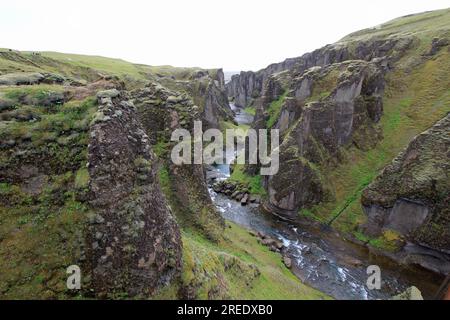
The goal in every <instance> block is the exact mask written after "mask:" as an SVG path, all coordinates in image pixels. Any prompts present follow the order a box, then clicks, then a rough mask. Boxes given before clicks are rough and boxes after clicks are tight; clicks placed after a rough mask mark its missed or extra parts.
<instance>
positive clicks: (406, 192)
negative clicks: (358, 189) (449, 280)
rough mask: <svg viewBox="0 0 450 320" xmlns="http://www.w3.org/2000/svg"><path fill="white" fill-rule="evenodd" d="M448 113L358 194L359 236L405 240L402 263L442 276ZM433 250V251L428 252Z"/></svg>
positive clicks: (448, 229) (447, 230) (446, 268)
mask: <svg viewBox="0 0 450 320" xmlns="http://www.w3.org/2000/svg"><path fill="white" fill-rule="evenodd" d="M449 152H450V114H447V116H446V117H445V118H444V119H442V120H440V121H438V122H437V123H436V124H435V125H434V126H433V127H431V128H430V129H429V130H427V131H425V132H423V133H421V134H419V135H418V136H416V137H415V138H414V139H413V141H411V143H410V144H409V145H408V147H407V148H406V149H405V150H404V151H402V152H401V153H400V154H399V155H398V156H397V157H396V158H395V159H394V160H393V161H392V163H391V164H389V165H388V166H386V168H384V170H383V171H382V172H381V174H380V175H379V176H378V177H376V179H375V180H374V181H373V182H372V183H371V184H370V185H369V186H368V187H367V188H366V189H364V191H363V194H362V204H363V208H364V211H365V212H366V214H367V216H368V221H367V223H366V224H365V226H364V231H365V232H366V233H367V234H369V235H371V236H375V237H377V236H380V235H381V234H382V233H383V232H386V230H393V231H395V232H396V233H398V235H399V239H398V240H399V241H406V242H407V245H406V247H405V256H406V257H405V258H404V259H407V260H408V261H411V262H415V263H418V264H421V265H423V266H425V267H428V268H431V269H434V270H437V271H440V272H442V273H443V274H447V273H449V272H450V259H448V258H446V257H445V254H439V252H442V253H447V254H448V253H450V252H449V249H450V213H449V192H448V190H449V189H450V185H449V181H450V180H449V173H450V167H449V166H450V165H449V163H448V159H449V155H450V153H449ZM433 249H434V250H433Z"/></svg>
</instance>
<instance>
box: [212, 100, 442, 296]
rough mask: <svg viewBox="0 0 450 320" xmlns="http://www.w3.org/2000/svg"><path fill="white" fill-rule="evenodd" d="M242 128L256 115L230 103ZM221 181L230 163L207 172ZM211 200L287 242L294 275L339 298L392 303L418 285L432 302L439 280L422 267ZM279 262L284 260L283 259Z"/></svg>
mask: <svg viewBox="0 0 450 320" xmlns="http://www.w3.org/2000/svg"><path fill="white" fill-rule="evenodd" d="M231 108H232V110H233V111H234V113H235V120H236V122H238V123H239V124H251V122H252V121H253V117H252V116H251V115H249V114H247V113H245V112H244V110H243V109H241V108H238V107H236V106H234V105H233V104H231ZM208 174H209V175H213V176H215V178H216V181H217V180H224V179H227V178H228V177H229V176H230V166H229V165H228V164H224V165H217V166H215V167H212V168H209V172H208ZM209 192H210V195H211V199H212V200H213V202H214V203H215V205H216V207H217V209H218V210H219V212H220V213H221V215H222V216H223V217H224V218H225V219H226V220H229V221H232V222H235V223H237V224H239V225H241V226H243V227H245V228H247V229H250V230H253V231H255V232H261V233H264V234H266V235H268V236H270V237H272V238H274V239H278V240H280V241H282V242H283V244H284V246H285V248H284V249H283V250H284V251H283V253H284V254H285V255H287V256H288V257H290V258H291V260H292V272H293V273H294V274H295V275H296V276H297V277H298V278H299V279H300V280H301V281H302V282H304V283H306V284H308V285H309V286H311V287H314V288H316V289H318V290H320V291H322V292H325V293H327V294H329V295H330V296H332V297H334V298H335V299H352V300H354V299H363V300H368V299H388V298H390V297H392V296H393V295H396V294H398V293H401V292H403V291H404V290H405V289H406V288H408V287H410V286H412V285H415V286H416V287H418V288H419V289H420V290H421V291H422V294H423V296H424V297H425V298H431V297H432V295H433V293H434V292H435V291H436V290H437V287H438V285H439V280H438V279H439V278H438V277H437V276H436V275H434V274H432V273H430V272H427V271H425V270H423V269H418V268H405V267H401V266H399V265H397V264H395V263H392V262H390V261H388V260H387V259H385V258H383V257H380V256H377V255H374V254H371V253H370V252H369V250H368V249H367V248H365V247H363V246H360V245H356V244H353V243H351V242H349V241H346V240H344V239H342V237H341V236H340V235H339V234H337V233H336V232H335V231H333V230H332V229H331V228H328V227H323V226H317V225H316V224H314V223H307V222H303V221H296V222H291V221H286V220H282V219H279V218H277V217H275V216H274V215H271V214H268V213H265V212H263V211H261V210H260V209H259V208H258V206H256V205H253V204H252V205H249V206H242V205H241V204H240V202H237V201H234V200H231V199H229V198H228V197H226V196H225V195H223V194H218V193H216V192H214V191H213V190H212V188H211V185H210V188H209ZM280 259H281V257H280ZM373 264H376V265H379V266H380V268H381V280H382V281H381V289H380V290H369V289H368V288H367V285H366V281H367V278H368V275H367V272H366V270H367V267H368V266H369V265H373Z"/></svg>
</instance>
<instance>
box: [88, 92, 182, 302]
mask: <svg viewBox="0 0 450 320" xmlns="http://www.w3.org/2000/svg"><path fill="white" fill-rule="evenodd" d="M116 91H117V90H111V91H109V92H103V93H100V94H99V95H98V98H99V100H100V101H99V102H100V105H99V108H98V112H97V113H98V114H101V116H96V117H95V120H94V123H93V124H92V127H91V132H90V144H89V156H88V161H89V162H88V169H89V175H90V179H91V182H90V185H89V189H90V201H89V203H90V206H91V209H92V211H93V212H95V215H94V216H92V219H91V224H90V225H89V227H88V233H87V243H88V250H87V264H88V266H89V269H90V270H91V285H92V288H93V289H94V291H95V293H96V294H97V295H98V296H100V297H108V296H114V294H116V293H121V294H123V293H124V292H125V293H127V294H128V295H129V296H149V295H151V294H153V293H155V292H156V291H157V290H158V289H159V288H161V287H163V286H165V285H167V284H169V283H170V282H171V281H172V280H173V279H174V278H175V277H177V276H178V275H179V274H180V271H181V239H180V232H179V229H178V226H177V224H176V222H175V220H174V218H173V216H172V213H171V210H170V208H169V207H168V205H167V203H166V201H165V198H164V196H163V194H162V192H161V190H160V187H159V184H158V181H157V178H156V169H157V166H156V162H155V156H154V154H153V152H152V150H151V148H150V143H149V138H148V136H147V135H146V134H145V132H144V130H143V128H142V125H141V123H140V122H139V121H138V118H137V114H136V110H135V107H134V106H133V104H132V103H131V102H129V101H126V100H121V98H120V97H119V95H118V92H116ZM122 98H125V97H122Z"/></svg>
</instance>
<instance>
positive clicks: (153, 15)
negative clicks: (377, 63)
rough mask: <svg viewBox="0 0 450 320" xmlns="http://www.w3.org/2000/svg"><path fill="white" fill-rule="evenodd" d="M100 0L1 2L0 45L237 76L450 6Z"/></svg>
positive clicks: (442, 3)
mask: <svg viewBox="0 0 450 320" xmlns="http://www.w3.org/2000/svg"><path fill="white" fill-rule="evenodd" d="M101 2H102V1H97V2H92V1H88V0H79V1H77V2H76V4H75V3H70V1H66V2H65V3H63V1H60V2H58V3H56V2H54V1H50V0H44V1H40V2H39V3H37V2H35V1H31V0H18V1H14V3H6V4H4V5H2V6H3V7H4V8H2V12H0V28H2V30H4V31H5V32H4V33H3V36H2V43H0V47H4V48H11V49H13V50H19V51H38V52H60V53H67V54H76V55H89V56H102V57H108V58H114V59H122V60H125V61H128V62H131V63H133V64H144V65H149V66H165V65H167V66H173V67H181V68H183V67H184V68H203V69H218V68H221V69H223V70H224V71H226V72H231V73H238V72H240V71H258V70H260V69H263V68H265V67H267V66H268V65H270V64H272V63H277V62H281V61H284V60H285V59H287V58H293V57H298V56H301V55H303V54H305V53H307V52H311V51H313V50H315V49H318V48H320V47H323V46H324V45H326V44H330V43H334V42H336V41H339V40H340V39H342V38H343V37H345V36H346V35H348V34H350V33H353V32H355V31H358V30H362V29H366V28H371V27H374V26H377V25H380V24H382V23H385V22H388V21H390V20H392V19H395V18H399V17H402V16H406V15H411V14H418V13H421V12H425V11H433V10H440V9H448V7H447V6H448V1H444V0H436V1H434V2H433V4H430V3H424V2H423V1H419V0H413V1H409V2H408V5H407V6H404V5H402V4H397V3H395V2H394V3H393V2H392V1H387V0H382V1H378V2H377V3H361V1H356V0H347V1H341V2H339V3H336V2H333V1H325V0H317V1H315V2H314V3H303V4H302V3H299V2H298V1H295V2H294V1H290V0H280V1H277V3H276V6H277V7H285V8H286V11H285V12H284V15H283V16H282V17H280V16H276V15H273V12H275V11H273V5H274V4H273V3H271V2H270V1H258V2H257V5H255V4H254V3H253V2H251V1H248V2H238V1H237V0H230V1H228V2H227V3H214V5H212V4H211V3H210V2H208V1H206V0H192V1H180V0H169V1H164V2H162V1H161V2H155V3H153V2H152V3H142V2H136V1H133V0H131V1H129V2H127V5H126V6H124V5H123V4H122V2H121V1H116V0H114V1H109V2H108V6H107V7H105V6H103V5H102V3H101ZM66 4H70V8H71V10H70V11H66V9H67V6H66ZM386 6H389V10H386V9H385V8H386ZM174 8H175V9H178V10H174ZM236 8H237V9H236ZM323 8H327V10H323ZM349 8H351V10H349ZM236 10H238V11H236ZM304 12H308V14H307V15H305V14H304ZM227 19H228V20H230V21H231V22H227ZM117 21H118V22H119V23H116V22H117ZM86 22H88V23H86ZM111 22H114V23H111ZM321 22H326V23H321ZM273 39H276V41H274V40H273Z"/></svg>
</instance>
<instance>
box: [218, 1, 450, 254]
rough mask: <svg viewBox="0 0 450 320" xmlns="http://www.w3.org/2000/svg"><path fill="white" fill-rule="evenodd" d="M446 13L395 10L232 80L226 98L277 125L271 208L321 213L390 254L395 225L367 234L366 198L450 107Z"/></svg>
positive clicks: (259, 120)
mask: <svg viewBox="0 0 450 320" xmlns="http://www.w3.org/2000/svg"><path fill="white" fill-rule="evenodd" d="M449 21H450V10H449V9H446V10H440V11H434V12H427V13H423V14H417V15H412V16H407V17H403V18H399V19H396V20H393V21H391V22H388V23H386V24H383V25H380V26H377V27H375V28H371V29H366V30H362V31H359V32H356V33H354V34H351V35H349V36H347V37H345V38H344V39H342V40H341V41H339V42H337V43H335V44H331V45H327V46H326V47H324V48H321V49H318V50H316V51H314V52H312V53H308V54H305V55H303V56H302V57H299V58H293V59H288V60H286V61H285V62H284V63H281V64H274V65H271V66H269V67H268V68H266V69H263V70H261V71H258V72H256V73H253V72H246V73H241V75H236V76H234V77H233V78H232V80H231V82H230V83H229V84H227V89H228V94H229V97H230V98H231V99H234V100H235V103H237V104H240V105H242V106H248V105H249V104H251V105H252V106H253V108H255V109H256V119H255V123H254V124H253V127H255V128H275V129H280V132H281V136H282V141H281V146H280V157H281V158H280V170H279V172H278V173H277V174H276V175H274V176H271V177H268V178H266V179H265V181H263V185H264V187H265V188H266V190H267V192H268V199H267V201H266V203H265V205H264V206H265V208H266V209H267V210H269V211H271V212H273V213H276V214H278V215H284V216H286V217H289V218H298V217H300V218H307V219H314V220H318V221H319V222H321V223H324V224H329V225H332V226H334V227H335V228H336V229H338V230H340V231H342V232H343V234H345V235H346V236H347V237H349V238H352V239H354V240H356V239H357V241H361V242H362V243H365V244H369V245H370V246H372V247H376V248H381V249H382V250H384V251H385V252H387V251H393V250H394V251H395V250H398V249H399V247H398V242H397V237H396V235H395V234H393V233H392V232H390V231H388V232H385V233H383V234H377V235H375V234H371V235H368V234H365V233H364V229H363V228H361V226H362V225H363V224H364V223H365V222H366V220H367V216H366V214H365V213H364V211H363V208H362V206H361V203H360V197H361V193H362V191H363V190H364V188H365V187H367V186H368V185H369V184H370V183H371V182H372V180H373V179H374V178H375V177H376V176H377V174H378V173H379V172H380V171H381V170H382V169H383V167H384V166H385V165H387V164H388V163H389V162H390V161H391V160H392V159H394V158H395V157H396V156H397V154H398V153H399V152H400V151H401V150H402V149H403V148H405V147H406V146H407V145H408V143H409V142H410V141H411V140H412V139H413V138H414V136H416V135H417V134H420V133H421V132H423V131H424V130H426V129H428V128H430V127H431V126H432V125H433V124H434V123H435V122H436V121H439V120H440V119H442V118H443V117H444V116H445V115H446V114H447V113H448V112H449V111H450V109H449V108H450V100H449V99H450V92H449V90H448V88H450V77H449V76H448V75H449V68H450V51H449V38H450V24H449ZM441 152H445V151H443V150H441ZM441 156H442V154H441ZM255 169H257V168H254V167H247V169H246V172H247V174H248V175H254V174H255V173H256V172H257V171H256V170H255ZM447 192H448V189H447ZM441 200H442V199H441ZM444 214H445V211H444ZM429 232H430V234H429V235H428V236H431V231H429ZM435 249H437V247H435Z"/></svg>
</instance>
